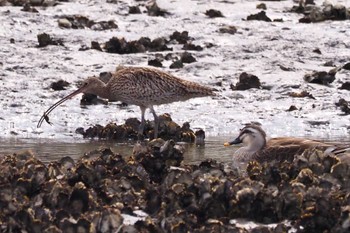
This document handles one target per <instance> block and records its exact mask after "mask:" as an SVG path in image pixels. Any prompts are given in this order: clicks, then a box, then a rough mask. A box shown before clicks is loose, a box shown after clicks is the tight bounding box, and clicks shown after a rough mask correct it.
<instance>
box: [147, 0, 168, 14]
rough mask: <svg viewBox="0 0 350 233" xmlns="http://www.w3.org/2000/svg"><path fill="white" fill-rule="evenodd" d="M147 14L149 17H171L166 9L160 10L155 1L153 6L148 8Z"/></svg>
mask: <svg viewBox="0 0 350 233" xmlns="http://www.w3.org/2000/svg"><path fill="white" fill-rule="evenodd" d="M146 8H147V13H148V15H149V16H163V17H164V16H166V15H169V12H167V11H166V10H164V9H161V8H159V6H158V5H157V3H156V2H155V1H154V2H153V3H152V4H151V5H149V6H147V7H146Z"/></svg>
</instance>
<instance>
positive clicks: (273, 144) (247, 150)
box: [224, 124, 350, 163]
mask: <svg viewBox="0 0 350 233" xmlns="http://www.w3.org/2000/svg"><path fill="white" fill-rule="evenodd" d="M240 143H243V144H244V146H243V147H241V148H239V149H238V150H236V151H235V152H234V154H233V161H234V162H238V163H245V162H249V161H252V160H256V161H258V162H264V161H272V160H274V159H282V160H290V159H291V160H292V159H293V158H294V155H297V154H301V153H303V152H304V151H306V150H308V149H318V150H321V151H323V152H325V153H326V154H334V155H337V156H338V157H339V158H340V159H344V160H349V158H350V154H349V150H350V148H349V146H337V145H334V144H330V143H324V142H320V141H316V140H311V139H306V138H295V137H278V138H271V139H270V140H268V141H267V140H266V133H265V131H264V130H263V129H262V128H261V127H260V125H257V124H246V126H245V127H244V128H243V129H241V130H240V132H239V135H238V137H237V138H236V139H234V140H233V141H231V142H226V143H225V144H224V145H225V146H229V145H233V144H240Z"/></svg>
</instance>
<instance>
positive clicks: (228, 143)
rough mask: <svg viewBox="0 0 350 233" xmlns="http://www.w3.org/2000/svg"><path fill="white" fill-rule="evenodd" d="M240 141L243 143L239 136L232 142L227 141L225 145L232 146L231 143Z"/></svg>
mask: <svg viewBox="0 0 350 233" xmlns="http://www.w3.org/2000/svg"><path fill="white" fill-rule="evenodd" d="M240 143H242V140H241V139H240V138H239V137H238V138H236V139H235V140H233V141H231V142H225V143H224V146H231V145H234V144H240Z"/></svg>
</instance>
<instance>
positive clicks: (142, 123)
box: [138, 106, 146, 140]
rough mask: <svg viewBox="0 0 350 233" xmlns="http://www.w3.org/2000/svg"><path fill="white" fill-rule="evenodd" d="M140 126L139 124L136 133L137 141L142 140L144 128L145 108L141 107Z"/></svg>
mask: <svg viewBox="0 0 350 233" xmlns="http://www.w3.org/2000/svg"><path fill="white" fill-rule="evenodd" d="M140 108H141V124H140V127H139V132H138V138H139V140H143V130H144V128H145V123H146V121H145V112H146V108H145V107H141V106H140Z"/></svg>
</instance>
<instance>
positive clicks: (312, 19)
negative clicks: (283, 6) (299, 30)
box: [292, 3, 350, 23]
mask: <svg viewBox="0 0 350 233" xmlns="http://www.w3.org/2000/svg"><path fill="white" fill-rule="evenodd" d="M292 11H293V12H297V13H304V14H305V16H304V17H303V18H301V19H299V22H300V23H316V22H322V21H325V20H347V19H350V14H349V10H348V9H347V8H346V7H345V6H344V5H341V4H337V5H332V4H330V3H328V4H324V5H323V8H322V9H320V8H319V7H316V6H307V7H305V6H303V5H302V4H300V5H299V7H293V8H292Z"/></svg>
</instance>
